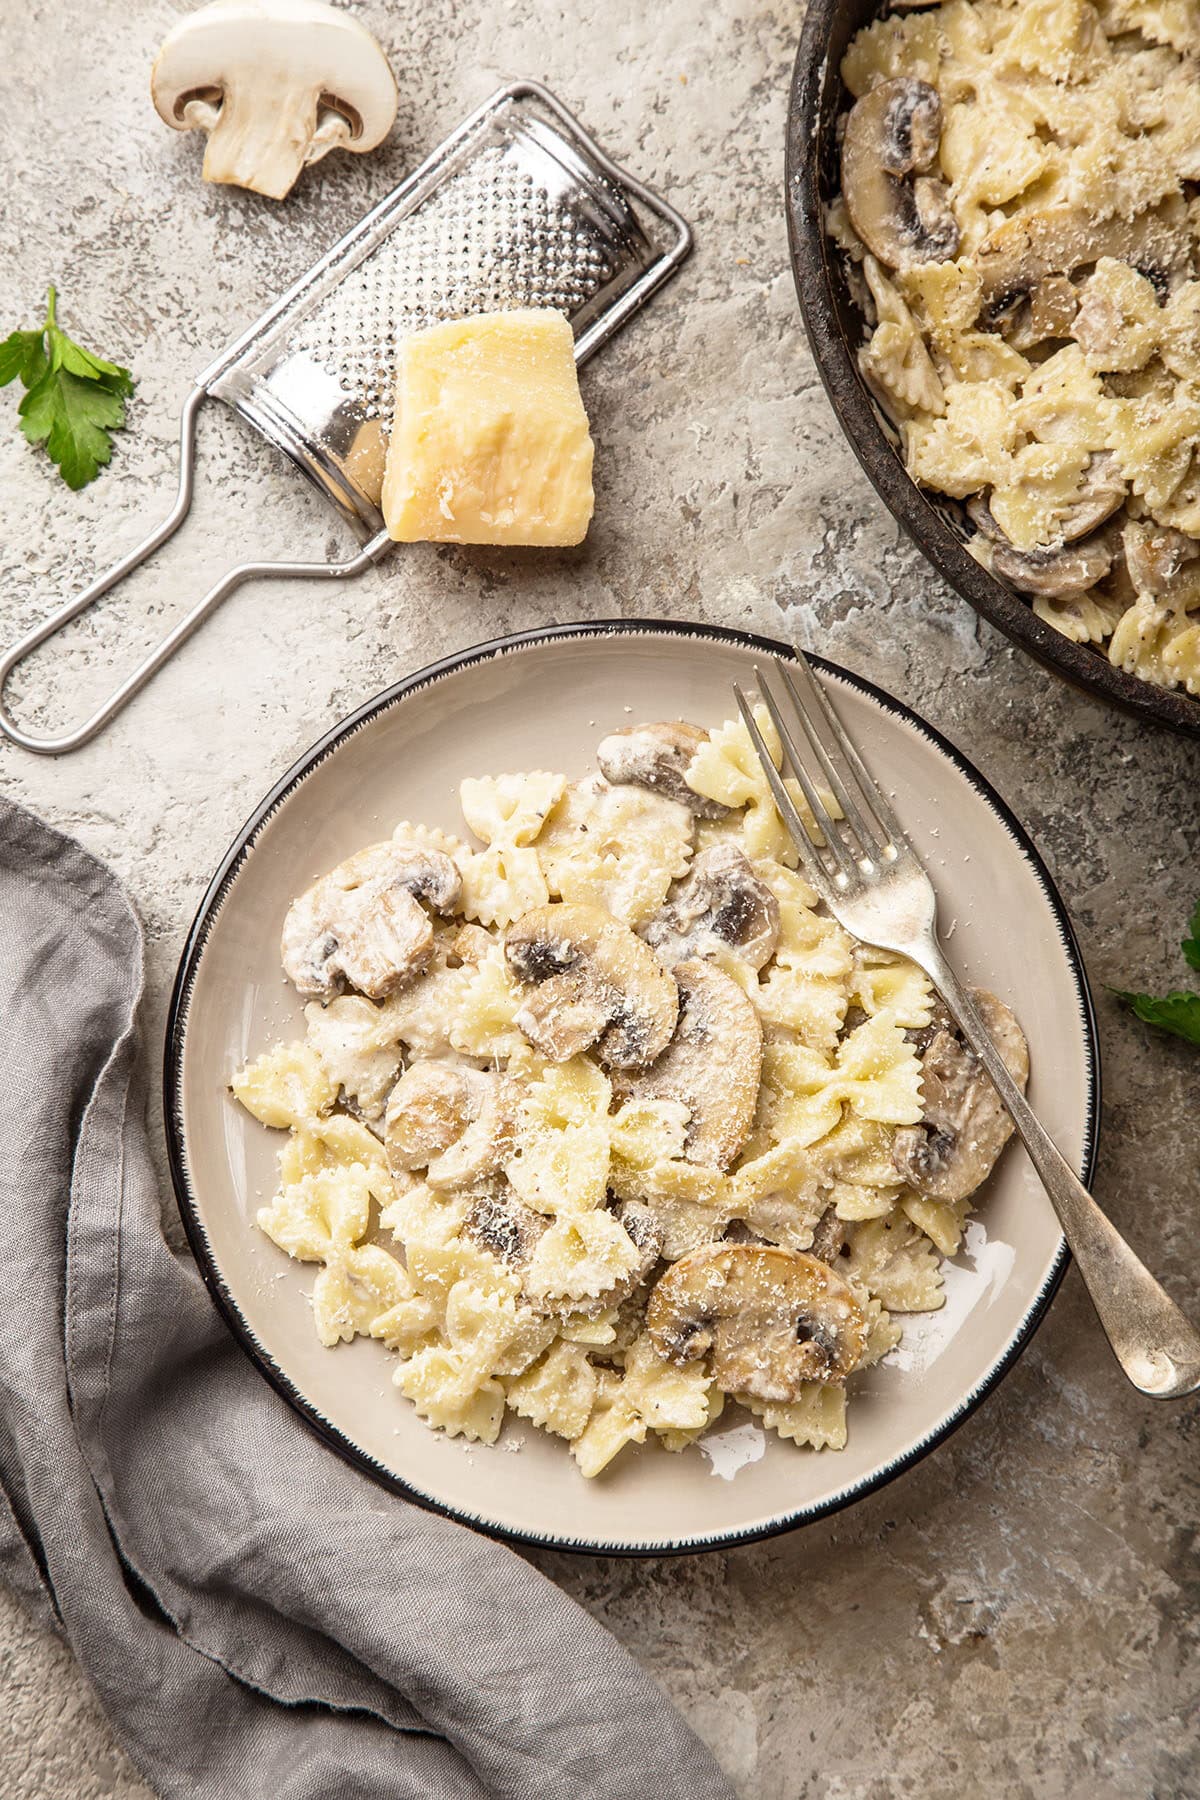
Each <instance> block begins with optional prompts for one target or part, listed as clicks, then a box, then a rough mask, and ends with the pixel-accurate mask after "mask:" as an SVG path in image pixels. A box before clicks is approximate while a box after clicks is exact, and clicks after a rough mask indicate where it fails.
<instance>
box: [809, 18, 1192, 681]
mask: <svg viewBox="0 0 1200 1800" xmlns="http://www.w3.org/2000/svg"><path fill="white" fill-rule="evenodd" d="M842 75H843V78H844V81H845V83H846V86H847V88H848V89H849V91H850V93H851V95H852V96H854V99H855V102H856V104H855V105H854V107H853V108H852V109H851V110H850V112H849V114H848V115H847V118H846V120H845V121H844V124H845V139H844V149H843V160H842V193H841V194H840V195H839V196H838V197H837V199H836V200H835V201H834V203H833V205H832V206H831V207H830V208H829V211H828V216H827V226H828V230H829V232H830V235H831V236H832V237H833V239H834V240H835V242H836V243H837V244H838V246H839V248H840V249H841V250H842V252H843V254H844V256H845V258H846V263H847V268H848V271H849V276H850V280H851V285H852V288H853V290H854V291H855V293H856V295H857V297H858V299H859V301H860V303H861V306H862V309H863V313H864V316H865V319H866V321H867V333H866V338H865V341H864V343H863V345H862V347H861V350H860V352H859V366H860V369H861V371H862V375H863V378H864V380H865V381H866V383H867V385H868V387H869V388H870V389H871V391H872V393H873V394H874V395H875V397H876V399H877V400H878V402H879V403H880V405H881V406H882V408H883V409H884V411H885V412H886V414H887V415H888V417H889V418H890V420H891V421H892V423H893V424H894V425H895V427H896V429H897V431H898V433H899V435H900V439H901V442H902V446H903V452H904V458H905V463H906V466H907V469H908V472H909V474H910V475H911V476H912V478H913V479H914V480H915V481H917V482H919V483H920V484H921V485H922V486H925V487H928V488H931V489H935V490H936V491H937V492H939V493H942V494H945V495H947V496H949V497H950V498H952V499H956V500H959V501H962V502H964V503H966V513H967V515H968V522H969V523H970V524H971V525H972V526H973V527H974V535H973V536H972V537H971V538H970V539H969V543H968V548H969V549H970V551H971V553H972V555H974V556H975V557H976V559H977V560H978V561H979V562H980V563H981V564H983V565H984V566H985V567H986V568H989V569H991V570H992V571H993V573H995V574H996V575H997V576H998V577H999V578H1000V579H1002V580H1004V581H1006V582H1007V583H1009V584H1010V585H1011V586H1013V587H1015V588H1016V589H1017V590H1018V591H1020V592H1021V593H1022V594H1024V595H1025V596H1026V597H1027V598H1028V600H1029V601H1030V604H1031V605H1032V607H1033V609H1034V611H1035V612H1036V614H1037V616H1038V617H1039V618H1040V619H1042V620H1043V621H1044V622H1045V623H1046V624H1048V625H1050V626H1052V627H1053V628H1054V629H1055V630H1057V631H1059V632H1061V633H1062V634H1063V635H1064V636H1065V637H1067V638H1069V639H1071V640H1072V641H1073V642H1075V643H1080V644H1089V645H1091V646H1092V647H1093V648H1094V649H1095V650H1096V651H1097V652H1099V653H1101V654H1104V655H1107V657H1108V659H1109V660H1110V662H1111V663H1113V664H1114V665H1115V666H1116V667H1118V668H1121V669H1124V670H1126V671H1127V672H1129V673H1131V674H1134V675H1137V676H1139V677H1140V678H1141V679H1142V680H1144V681H1148V682H1151V683H1154V684H1155V685H1157V686H1160V687H1166V688H1178V689H1183V690H1186V692H1188V693H1190V694H1196V695H1200V8H1198V7H1197V6H1196V5H1195V4H1194V0H1094V3H1093V0H946V3H945V4H942V5H936V6H928V7H924V8H922V9H920V10H904V11H899V10H897V11H896V12H893V13H890V14H886V15H885V16H884V17H882V18H881V19H879V20H877V21H876V22H875V23H874V24H872V25H870V26H868V27H867V28H866V29H864V30H862V31H860V32H859V33H858V35H857V36H856V37H855V38H854V40H853V42H852V43H851V45H850V47H849V49H848V51H847V52H846V55H845V58H844V60H843V64H842Z"/></svg>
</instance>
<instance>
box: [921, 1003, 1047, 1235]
mask: <svg viewBox="0 0 1200 1800" xmlns="http://www.w3.org/2000/svg"><path fill="white" fill-rule="evenodd" d="M971 993H972V998H973V999H974V1001H975V1004H976V1006H977V1007H978V1009H979V1012H980V1014H981V1015H982V1018H983V1022H984V1024H985V1025H986V1027H987V1032H988V1036H989V1037H990V1038H991V1040H992V1042H993V1043H994V1044H995V1046H996V1048H997V1050H998V1051H999V1052H1000V1055H1001V1057H1002V1058H1003V1060H1004V1066H1005V1068H1006V1069H1007V1070H1008V1072H1009V1074H1010V1075H1011V1076H1012V1078H1013V1080H1014V1081H1015V1082H1016V1083H1017V1085H1018V1087H1020V1088H1021V1089H1024V1087H1025V1084H1026V1082H1027V1081H1028V1079H1029V1046H1028V1044H1027V1043H1026V1042H1025V1034H1024V1032H1023V1031H1022V1030H1021V1027H1020V1026H1019V1025H1018V1023H1017V1021H1016V1018H1015V1017H1014V1015H1013V1014H1012V1013H1011V1012H1010V1011H1009V1009H1008V1007H1007V1006H1005V1004H1004V1002H1003V1001H1002V1000H998V999H997V998H996V996H995V994H989V993H988V992H987V990H986V989H985V988H973V989H972V990H971ZM926 1036H927V1040H928V1041H927V1042H926V1043H925V1046H924V1051H923V1054H922V1057H921V1093H922V1102H921V1104H922V1119H921V1123H920V1124H919V1125H905V1126H902V1127H901V1128H900V1129H899V1130H898V1131H897V1132H896V1135H895V1137H894V1138H893V1140H892V1161H893V1163H894V1164H895V1166H896V1170H897V1172H898V1173H899V1174H900V1175H901V1176H902V1177H903V1179H904V1180H905V1181H906V1182H907V1183H908V1184H909V1186H910V1187H913V1188H915V1189H916V1190H917V1192H918V1193H919V1194H922V1195H924V1197H925V1198H926V1199H927V1200H938V1201H942V1202H943V1203H948V1204H954V1203H956V1202H957V1201H959V1200H965V1199H966V1198H967V1197H968V1195H970V1194H973V1193H974V1192H975V1190H976V1188H978V1187H979V1185H980V1183H981V1182H983V1181H985V1180H986V1179H987V1177H988V1175H989V1174H990V1173H991V1171H992V1168H993V1166H994V1164H995V1162H996V1158H997V1157H998V1156H999V1154H1000V1152H1001V1150H1003V1148H1004V1146H1005V1144H1006V1143H1007V1142H1008V1140H1009V1138H1010V1137H1011V1136H1012V1132H1013V1122H1012V1120H1011V1118H1010V1117H1009V1115H1008V1113H1007V1112H1006V1110H1005V1108H1004V1107H1003V1106H1002V1105H1001V1103H1000V1097H999V1095H998V1094H997V1093H996V1090H995V1088H994V1087H993V1086H992V1084H991V1082H990V1080H989V1079H988V1077H987V1075H986V1074H985V1073H984V1070H983V1065H982V1064H981V1063H980V1061H979V1059H978V1057H977V1056H976V1055H975V1053H974V1051H973V1050H972V1049H971V1047H970V1045H969V1044H967V1043H966V1041H965V1040H964V1039H963V1038H962V1037H961V1036H960V1035H959V1034H958V1032H957V1030H956V1029H955V1026H954V1024H953V1021H952V1020H951V1019H950V1016H949V1014H948V1013H946V1012H945V1010H944V1009H941V1010H940V1012H939V1014H938V1015H937V1016H935V1019H934V1021H933V1024H932V1026H931V1028H930V1029H929V1031H928V1032H927V1034H926Z"/></svg>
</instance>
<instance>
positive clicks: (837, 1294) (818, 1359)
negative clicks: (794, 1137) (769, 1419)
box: [646, 1244, 866, 1403]
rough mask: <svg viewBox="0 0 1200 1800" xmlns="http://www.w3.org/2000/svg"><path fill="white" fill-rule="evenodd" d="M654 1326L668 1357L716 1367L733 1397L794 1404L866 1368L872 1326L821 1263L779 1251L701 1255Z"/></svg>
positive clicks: (665, 1297)
mask: <svg viewBox="0 0 1200 1800" xmlns="http://www.w3.org/2000/svg"><path fill="white" fill-rule="evenodd" d="M646 1325H647V1329H648V1330H649V1333H650V1336H651V1339H652V1340H653V1343H654V1347H655V1349H656V1350H657V1351H658V1353H659V1355H660V1356H663V1357H665V1358H667V1360H668V1361H670V1362H674V1363H681V1364H683V1363H690V1362H698V1361H699V1360H700V1358H701V1357H703V1356H709V1357H710V1358H711V1361H710V1364H709V1367H710V1370H711V1373H712V1378H713V1380H714V1381H715V1382H716V1384H717V1386H718V1387H719V1388H721V1389H723V1390H724V1392H725V1393H727V1394H746V1395H749V1396H751V1397H752V1398H754V1399H756V1400H773V1401H780V1402H784V1403H787V1402H789V1401H792V1400H798V1399H799V1398H800V1395H801V1393H802V1391H803V1388H804V1384H805V1383H806V1382H809V1381H841V1380H843V1379H844V1378H845V1377H846V1376H847V1375H849V1374H850V1372H851V1370H853V1369H855V1368H857V1366H858V1364H859V1363H860V1362H861V1361H862V1358H863V1353H864V1351H865V1349H866V1320H865V1318H864V1316H863V1310H862V1307H861V1306H860V1305H859V1303H858V1300H857V1299H856V1298H855V1295H854V1292H853V1290H852V1289H851V1287H850V1286H849V1284H848V1283H847V1282H845V1281H843V1279H842V1277H841V1276H840V1275H837V1274H835V1272H834V1271H833V1270H832V1269H831V1268H830V1267H829V1265H828V1263H824V1262H821V1261H819V1259H818V1258H817V1257H815V1256H807V1255H805V1254H804V1253H803V1252H802V1251H799V1250H784V1249H781V1248H780V1247H779V1246H778V1245H775V1244H719V1245H714V1246H713V1247H712V1248H711V1249H706V1250H693V1251H692V1252H691V1253H690V1254H689V1255H688V1256H685V1257H682V1258H681V1259H680V1261H679V1262H677V1263H673V1264H672V1266H671V1267H670V1268H669V1269H668V1270H667V1272H666V1274H665V1275H663V1276H662V1278H661V1280H660V1281H658V1282H657V1283H656V1285H655V1288H654V1291H653V1293H652V1294H651V1296H650V1304H649V1306H648V1307H647V1309H646Z"/></svg>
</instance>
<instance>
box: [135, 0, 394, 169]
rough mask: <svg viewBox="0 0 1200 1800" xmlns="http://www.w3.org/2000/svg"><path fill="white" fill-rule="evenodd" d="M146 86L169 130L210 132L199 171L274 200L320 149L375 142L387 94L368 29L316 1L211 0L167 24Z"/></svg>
mask: <svg viewBox="0 0 1200 1800" xmlns="http://www.w3.org/2000/svg"><path fill="white" fill-rule="evenodd" d="M150 93H151V97H152V99H153V101H154V105H155V108H156V110H157V112H158V115H159V117H160V118H161V119H162V120H163V121H164V123H165V124H167V125H169V126H170V127H171V128H172V130H173V131H191V130H193V129H194V128H195V127H197V126H199V128H200V129H201V130H202V131H206V132H207V133H208V145H207V148H206V150H205V153H204V179H205V181H217V182H227V183H232V184H233V185H234V186H235V187H243V188H250V189H252V190H253V191H254V192H255V193H256V194H266V195H267V196H268V197H269V198H270V199H272V200H282V199H283V198H284V196H285V194H287V193H288V192H289V190H290V189H291V187H292V185H293V183H294V182H295V180H296V177H297V176H298V175H299V173H300V171H301V169H302V168H304V166H305V164H306V163H315V162H318V161H319V160H320V158H321V157H323V156H326V155H328V153H329V151H330V150H336V149H338V148H339V147H341V148H343V149H346V150H354V151H358V152H361V151H364V150H373V149H374V148H375V146H376V144H379V143H381V142H382V141H383V139H384V138H385V137H386V136H387V134H388V132H389V131H390V130H391V128H392V123H393V121H394V119H395V117H396V104H397V93H396V80H395V77H394V76H393V74H392V71H391V68H390V66H389V64H388V60H387V57H386V56H385V55H384V54H383V51H382V50H381V49H380V47H379V45H378V44H377V43H376V41H375V39H374V38H373V37H372V36H371V34H370V32H369V31H367V30H366V29H365V28H364V27H363V26H362V25H360V24H359V22H358V20H357V19H355V18H353V17H352V16H351V15H350V14H349V13H347V12H343V11H341V10H340V9H338V8H335V7H332V6H325V5H323V4H321V0H212V4H211V5H209V6H202V7H201V8H200V9H199V11H198V12H192V13H189V14H188V15H187V16H186V18H183V19H180V21H179V23H178V24H177V25H176V26H175V27H174V29H173V30H172V31H170V32H169V33H168V35H167V37H166V39H165V40H164V42H163V46H162V49H161V50H160V51H159V53H158V55H157V57H156V58H155V61H154V68H153V70H152V71H151V75H150Z"/></svg>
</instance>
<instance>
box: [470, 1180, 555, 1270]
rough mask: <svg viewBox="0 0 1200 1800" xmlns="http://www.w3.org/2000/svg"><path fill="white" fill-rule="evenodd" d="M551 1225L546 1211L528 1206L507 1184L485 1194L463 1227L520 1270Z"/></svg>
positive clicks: (482, 1245) (473, 1240) (493, 1253)
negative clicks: (538, 1210) (536, 1210)
mask: <svg viewBox="0 0 1200 1800" xmlns="http://www.w3.org/2000/svg"><path fill="white" fill-rule="evenodd" d="M549 1226H550V1221H549V1219H548V1218H546V1216H545V1215H544V1214H543V1213H539V1212H534V1210H533V1208H532V1207H531V1206H526V1204H525V1202H524V1201H523V1200H520V1199H518V1197H517V1195H516V1194H514V1193H513V1191H512V1189H511V1188H509V1187H508V1186H507V1185H506V1186H505V1187H503V1188H502V1189H500V1190H498V1191H497V1192H495V1193H487V1194H481V1195H480V1197H479V1199H478V1200H476V1201H475V1202H474V1203H473V1205H472V1207H471V1210H470V1212H469V1213H468V1214H467V1216H466V1219H465V1220H464V1221H463V1231H464V1233H465V1234H466V1236H467V1237H469V1238H470V1239H471V1240H472V1242H474V1243H476V1244H478V1245H480V1247H481V1248H482V1249H484V1250H490V1251H491V1253H492V1255H493V1256H497V1257H499V1259H500V1261H501V1262H503V1263H507V1264H508V1265H509V1266H510V1267H511V1268H514V1269H517V1270H518V1271H519V1270H520V1269H521V1268H522V1267H523V1266H524V1265H525V1264H526V1263H528V1261H529V1258H530V1257H531V1256H532V1255H533V1252H534V1250H535V1248H536V1246H537V1243H538V1240H539V1239H540V1238H541V1237H542V1236H543V1234H544V1233H545V1232H546V1231H547V1230H548V1229H549Z"/></svg>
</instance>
